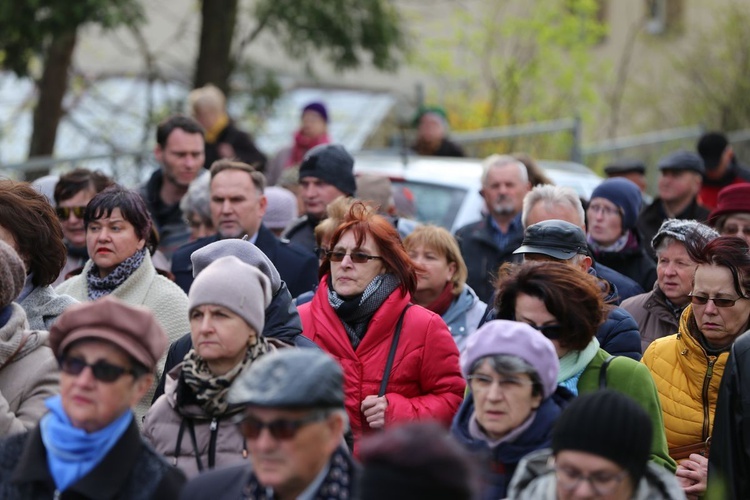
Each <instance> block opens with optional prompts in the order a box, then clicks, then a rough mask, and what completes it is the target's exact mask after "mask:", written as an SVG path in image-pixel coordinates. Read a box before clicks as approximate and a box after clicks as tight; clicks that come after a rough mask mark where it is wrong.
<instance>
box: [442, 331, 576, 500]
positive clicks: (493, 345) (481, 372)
mask: <svg viewBox="0 0 750 500" xmlns="http://www.w3.org/2000/svg"><path fill="white" fill-rule="evenodd" d="M559 368H560V365H559V362H558V360H557V355H556V353H555V348H554V346H553V345H552V342H550V341H549V340H548V339H547V338H545V337H544V335H543V334H542V333H540V332H539V331H537V330H535V329H534V328H532V327H531V326H529V325H525V324H523V323H518V322H515V321H505V320H494V321H489V322H487V323H486V324H485V325H483V326H482V327H481V328H480V329H478V330H477V331H476V332H475V333H474V334H473V335H472V336H470V337H469V340H468V341H467V343H466V349H465V350H464V351H463V353H462V354H461V371H462V373H463V374H464V376H465V377H466V380H467V381H468V383H469V394H468V396H467V397H466V400H465V401H464V403H463V404H462V405H461V408H460V409H459V411H458V413H457V414H456V417H455V418H454V420H453V426H452V427H451V434H453V436H454V437H455V438H456V439H457V440H458V442H459V443H461V444H463V445H464V447H465V448H466V449H468V450H469V451H470V452H471V453H473V454H475V455H476V456H477V457H479V458H480V459H481V460H482V461H484V464H483V465H484V467H483V474H482V475H483V478H484V479H483V491H482V498H485V499H488V500H489V499H496V498H505V495H506V491H507V487H508V484H509V483H510V478H511V477H512V476H513V471H514V470H515V468H516V465H518V462H519V461H520V460H521V458H522V457H523V456H524V455H527V454H528V453H531V452H532V451H536V450H539V449H542V448H547V447H549V444H550V437H551V433H552V426H553V424H554V423H555V420H557V417H558V416H559V415H560V412H561V411H562V408H563V406H564V405H565V404H566V403H567V401H568V400H570V399H571V398H572V395H571V393H570V392H569V391H566V390H564V389H562V390H560V391H559V393H558V394H556V391H557V375H558V370H559Z"/></svg>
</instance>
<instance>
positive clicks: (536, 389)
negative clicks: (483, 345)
mask: <svg viewBox="0 0 750 500" xmlns="http://www.w3.org/2000/svg"><path fill="white" fill-rule="evenodd" d="M485 361H487V362H489V364H490V367H491V368H492V369H493V370H495V373H497V374H498V375H500V376H503V377H512V376H513V375H518V374H519V373H524V374H526V375H528V376H529V378H530V379H531V383H532V384H533V392H532V394H534V395H537V394H539V395H541V394H543V393H544V390H543V388H542V377H540V376H539V372H537V371H536V369H534V367H533V366H531V365H530V364H529V363H528V362H527V361H525V360H523V359H521V358H519V357H518V356H514V355H512V354H491V355H489V356H483V357H481V358H479V359H477V360H476V361H474V363H472V365H471V367H470V368H469V375H473V374H474V373H476V371H477V370H478V369H479V367H480V366H482V365H483V364H484V362H485Z"/></svg>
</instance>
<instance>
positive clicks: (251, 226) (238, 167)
mask: <svg viewBox="0 0 750 500" xmlns="http://www.w3.org/2000/svg"><path fill="white" fill-rule="evenodd" d="M264 189H265V178H264V177H263V174H261V173H260V172H257V171H255V169H253V167H251V166H250V165H247V164H245V163H241V162H235V161H230V160H219V161H217V162H215V163H214V164H213V166H212V167H211V184H210V190H211V202H210V207H211V219H212V221H213V224H214V227H216V229H217V230H218V233H217V234H216V235H214V236H209V237H206V238H201V239H199V240H197V241H193V242H190V243H188V244H186V245H183V246H182V247H180V248H179V249H178V250H177V251H176V252H175V254H174V257H173V259H172V273H173V274H174V276H175V281H176V282H177V284H178V285H179V286H180V288H182V289H183V290H184V291H185V293H187V292H188V290H189V289H190V285H191V284H192V283H193V269H192V264H191V262H190V255H191V254H192V253H193V252H194V251H196V250H198V249H199V248H203V247H204V246H206V245H208V244H209V243H213V242H214V241H218V240H220V239H227V238H241V237H242V236H243V235H247V237H248V240H249V241H250V242H252V243H254V244H255V246H257V247H258V248H259V249H260V250H261V251H262V252H263V253H264V254H266V256H267V257H268V258H269V260H270V261H271V262H272V263H273V264H274V266H276V269H278V271H279V274H280V275H281V279H283V280H284V281H285V282H286V284H287V285H288V287H289V291H290V292H291V294H292V296H293V297H296V296H297V295H299V294H301V293H303V292H306V291H308V290H311V289H312V288H313V286H315V284H316V283H317V281H318V259H317V258H316V257H315V254H313V253H312V252H309V251H307V250H305V249H304V248H301V247H299V246H297V245H295V244H293V243H290V242H289V241H287V240H279V239H278V238H276V237H275V236H274V235H273V233H272V232H271V231H270V230H269V229H268V228H266V227H265V226H263V224H262V222H261V221H262V218H263V214H265V211H266V206H267V202H266V197H265V196H264V195H263V190H264Z"/></svg>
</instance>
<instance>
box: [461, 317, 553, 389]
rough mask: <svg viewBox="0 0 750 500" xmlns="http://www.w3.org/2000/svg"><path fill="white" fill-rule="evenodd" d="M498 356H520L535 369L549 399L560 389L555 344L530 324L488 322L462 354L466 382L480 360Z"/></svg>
mask: <svg viewBox="0 0 750 500" xmlns="http://www.w3.org/2000/svg"><path fill="white" fill-rule="evenodd" d="M498 354H509V355H511V356H517V357H519V358H521V359H522V360H524V361H526V362H527V363H528V364H530V365H531V366H532V367H534V370H535V371H536V372H537V374H539V378H540V379H541V381H542V389H543V391H544V398H545V399H546V398H548V397H550V396H551V395H552V394H553V393H554V392H555V390H556V389H557V374H558V372H559V371H560V361H559V360H558V359H557V352H556V351H555V346H554V345H553V344H552V342H551V341H550V340H549V339H548V338H547V337H545V336H544V335H543V334H542V332H540V331H538V330H536V329H535V328H533V327H531V326H529V325H527V324H526V323H519V322H517V321H508V320H504V319H496V320H493V321H488V322H487V323H485V324H484V325H483V326H482V328H480V329H478V330H477V331H476V332H474V333H473V334H471V335H470V336H469V339H468V341H467V342H466V348H465V349H464V351H463V352H462V353H461V372H462V373H463V375H464V378H465V377H468V376H469V370H470V369H471V367H472V366H473V365H474V363H475V362H476V361H477V360H479V359H481V358H484V357H487V356H496V355H498Z"/></svg>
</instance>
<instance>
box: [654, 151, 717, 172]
mask: <svg viewBox="0 0 750 500" xmlns="http://www.w3.org/2000/svg"><path fill="white" fill-rule="evenodd" d="M657 166H658V167H659V170H692V171H693V172H697V173H699V174H701V175H703V174H705V173H706V167H705V164H704V163H703V158H701V157H700V156H699V155H698V154H696V153H693V152H691V151H685V150H681V151H675V152H674V153H670V154H668V155H667V156H665V157H663V158H661V159H660V160H659V163H657Z"/></svg>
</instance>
